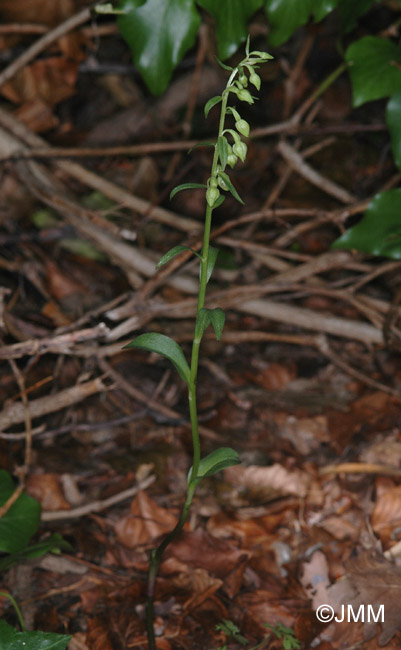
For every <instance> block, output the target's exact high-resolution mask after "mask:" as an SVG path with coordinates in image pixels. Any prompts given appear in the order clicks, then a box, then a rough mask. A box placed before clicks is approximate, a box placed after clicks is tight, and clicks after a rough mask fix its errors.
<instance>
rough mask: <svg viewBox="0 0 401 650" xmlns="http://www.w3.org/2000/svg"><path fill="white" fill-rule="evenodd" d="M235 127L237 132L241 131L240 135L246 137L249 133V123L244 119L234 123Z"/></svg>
mask: <svg viewBox="0 0 401 650" xmlns="http://www.w3.org/2000/svg"><path fill="white" fill-rule="evenodd" d="M235 128H236V129H237V131H238V133H241V135H244V136H245V137H246V138H247V137H248V135H249V124H248V122H247V121H246V120H238V121H237V122H236V123H235Z"/></svg>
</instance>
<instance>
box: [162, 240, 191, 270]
mask: <svg viewBox="0 0 401 650" xmlns="http://www.w3.org/2000/svg"><path fill="white" fill-rule="evenodd" d="M184 251H192V252H193V254H194V255H196V256H197V257H199V259H200V255H199V253H197V252H196V251H194V249H193V248H190V247H189V246H180V245H179V246H174V248H170V250H169V251H168V252H167V253H165V254H164V255H163V257H161V258H160V259H159V261H158V263H157V264H156V268H157V269H159V268H160V267H161V266H163V264H167V262H169V261H170V260H172V259H173V257H176V255H179V254H180V253H183V252H184Z"/></svg>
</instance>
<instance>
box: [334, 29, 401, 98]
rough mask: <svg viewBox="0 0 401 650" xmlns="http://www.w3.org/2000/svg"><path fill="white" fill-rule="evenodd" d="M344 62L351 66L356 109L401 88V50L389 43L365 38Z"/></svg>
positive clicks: (351, 48) (352, 49) (347, 52)
mask: <svg viewBox="0 0 401 650" xmlns="http://www.w3.org/2000/svg"><path fill="white" fill-rule="evenodd" d="M345 60H346V61H347V62H348V64H349V65H350V70H349V71H350V75H351V81H352V93H353V105H354V106H361V105H362V104H364V103H365V102H370V101H372V100H374V99H381V98H382V97H388V96H389V95H392V94H394V93H395V92H397V90H399V89H400V88H401V50H400V48H399V47H397V46H396V45H395V44H394V43H392V42H391V41H390V40H388V39H386V38H378V37H377V36H364V38H361V39H360V40H359V41H356V42H355V43H352V44H351V45H350V46H349V48H348V49H347V51H346V53H345Z"/></svg>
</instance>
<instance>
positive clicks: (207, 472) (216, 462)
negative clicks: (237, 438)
mask: <svg viewBox="0 0 401 650" xmlns="http://www.w3.org/2000/svg"><path fill="white" fill-rule="evenodd" d="M240 462H241V460H240V458H239V456H238V454H237V452H236V451H235V450H234V449H231V447H220V449H215V451H212V453H211V454H209V455H208V456H205V458H202V459H201V461H200V463H199V469H198V475H197V476H196V477H195V479H194V480H199V479H202V478H205V477H206V476H213V474H217V472H220V471H221V470H222V469H226V467H232V465H239V464H240ZM191 480H192V467H191V469H190V470H189V475H188V483H190V482H191Z"/></svg>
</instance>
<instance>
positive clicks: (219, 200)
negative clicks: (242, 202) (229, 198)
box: [213, 194, 226, 210]
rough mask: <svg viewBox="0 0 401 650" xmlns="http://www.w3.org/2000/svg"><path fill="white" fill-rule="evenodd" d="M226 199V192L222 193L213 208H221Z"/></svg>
mask: <svg viewBox="0 0 401 650" xmlns="http://www.w3.org/2000/svg"><path fill="white" fill-rule="evenodd" d="M225 200H226V197H225V196H224V194H220V196H219V198H218V199H217V201H215V202H214V204H213V210H216V208H219V207H220V206H221V204H222V203H224V201H225Z"/></svg>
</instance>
